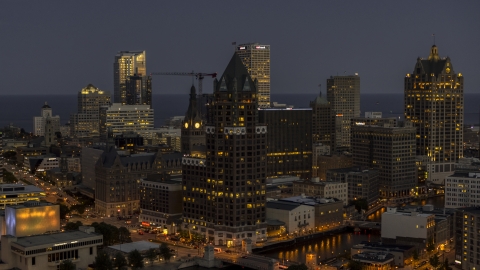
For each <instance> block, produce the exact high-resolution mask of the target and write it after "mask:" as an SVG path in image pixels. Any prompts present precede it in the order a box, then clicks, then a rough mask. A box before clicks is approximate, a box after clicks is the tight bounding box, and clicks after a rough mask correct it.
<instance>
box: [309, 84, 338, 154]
mask: <svg viewBox="0 0 480 270" xmlns="http://www.w3.org/2000/svg"><path fill="white" fill-rule="evenodd" d="M310 108H312V138H313V142H314V143H322V144H324V145H328V146H330V150H332V151H333V150H334V143H333V142H335V114H333V112H332V107H331V105H330V103H329V102H328V101H327V99H326V98H325V97H322V93H320V95H319V96H318V97H317V98H315V100H314V101H311V102H310Z"/></svg>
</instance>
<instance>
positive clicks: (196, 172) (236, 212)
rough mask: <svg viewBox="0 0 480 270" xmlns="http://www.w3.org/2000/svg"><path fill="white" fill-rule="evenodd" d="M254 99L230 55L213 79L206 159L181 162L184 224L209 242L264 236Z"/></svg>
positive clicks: (261, 150) (260, 140)
mask: <svg viewBox="0 0 480 270" xmlns="http://www.w3.org/2000/svg"><path fill="white" fill-rule="evenodd" d="M257 102H258V91H257V81H256V80H255V81H254V80H253V79H252V77H251V76H250V75H249V74H248V71H247V69H246V68H245V66H244V65H243V63H242V60H241V59H240V57H239V56H238V55H237V54H236V53H235V54H234V55H233V57H232V59H231V60H230V63H229V64H228V66H227V68H226V69H225V72H224V73H223V75H222V76H221V77H220V80H215V82H214V100H213V103H212V105H211V109H212V114H211V115H212V116H213V121H212V122H208V123H207V125H206V126H205V133H206V158H200V157H184V158H183V160H182V163H183V168H182V172H183V180H182V185H183V191H184V193H183V199H184V201H183V209H184V217H183V218H184V223H185V226H187V227H188V229H189V230H191V231H194V232H197V233H199V234H203V235H205V236H206V237H207V238H208V241H210V242H213V243H214V244H215V245H225V244H226V245H227V246H231V245H233V244H234V241H238V242H237V243H240V242H241V239H246V238H249V239H251V240H252V242H253V243H256V242H261V241H262V240H263V241H265V240H266V229H267V224H266V220H265V218H266V216H265V215H266V213H265V203H266V196H265V193H266V183H265V182H266V151H267V150H266V144H267V143H266V140H267V136H266V133H267V127H266V126H265V125H264V124H261V123H260V122H259V120H258V110H257V107H258V104H257Z"/></svg>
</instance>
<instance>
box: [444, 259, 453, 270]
mask: <svg viewBox="0 0 480 270" xmlns="http://www.w3.org/2000/svg"><path fill="white" fill-rule="evenodd" d="M442 268H443V270H452V267H450V265H449V263H448V258H445V261H444V262H443V267H442Z"/></svg>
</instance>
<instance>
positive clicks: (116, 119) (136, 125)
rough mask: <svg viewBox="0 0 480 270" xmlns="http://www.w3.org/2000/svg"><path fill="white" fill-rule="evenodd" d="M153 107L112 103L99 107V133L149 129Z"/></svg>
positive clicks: (151, 126) (151, 122) (151, 123)
mask: <svg viewBox="0 0 480 270" xmlns="http://www.w3.org/2000/svg"><path fill="white" fill-rule="evenodd" d="M153 122H154V119H153V109H151V108H150V105H122V104H119V103H113V104H112V105H110V106H107V107H101V108H100V134H102V135H106V134H107V129H109V128H111V131H112V132H114V133H121V132H125V131H142V130H149V129H152V128H153V127H154V125H153Z"/></svg>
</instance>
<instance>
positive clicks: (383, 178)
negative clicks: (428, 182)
mask: <svg viewBox="0 0 480 270" xmlns="http://www.w3.org/2000/svg"><path fill="white" fill-rule="evenodd" d="M414 148H415V127H413V124H412V123H410V122H405V123H404V124H403V126H390V125H389V124H384V125H383V126H380V125H378V126H374V125H372V126H365V125H354V126H352V155H353V162H354V164H355V165H357V166H362V167H367V168H374V169H377V170H378V171H379V182H380V196H381V197H382V198H392V199H394V200H398V201H399V202H400V201H401V200H403V199H406V198H407V197H408V196H410V194H411V192H412V189H414V188H415V185H416V183H417V179H416V169H417V167H416V166H415V153H414Z"/></svg>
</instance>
